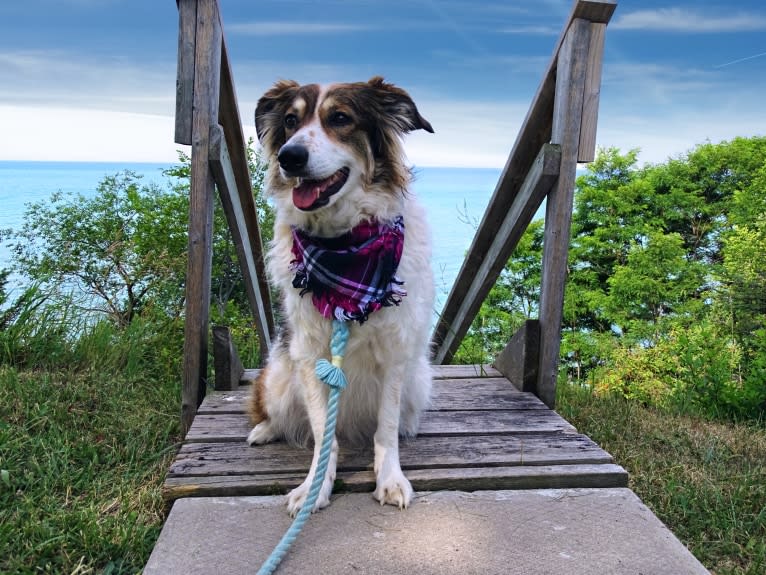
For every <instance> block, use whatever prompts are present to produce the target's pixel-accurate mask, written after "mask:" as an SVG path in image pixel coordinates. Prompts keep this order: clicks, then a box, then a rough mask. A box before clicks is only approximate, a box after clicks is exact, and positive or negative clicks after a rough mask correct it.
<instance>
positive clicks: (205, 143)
mask: <svg viewBox="0 0 766 575" xmlns="http://www.w3.org/2000/svg"><path fill="white" fill-rule="evenodd" d="M221 35H222V31H221V27H220V21H219V18H218V4H217V2H216V1H215V0H199V2H198V5H197V33H196V41H195V65H194V116H193V121H192V158H191V188H190V192H189V249H188V262H187V268H186V300H185V301H186V314H185V321H184V361H183V376H182V393H181V426H182V428H183V429H184V430H186V429H188V428H189V425H191V422H192V420H193V419H194V413H195V411H196V410H197V407H199V404H200V403H201V402H202V399H203V398H204V397H205V388H206V384H207V382H206V377H207V355H208V333H207V332H208V322H209V316H210V283H211V272H212V259H213V241H212V238H213V194H214V193H215V183H214V181H213V175H212V172H211V170H210V163H209V160H208V158H209V145H210V123H211V120H212V119H213V118H216V117H217V116H218V92H219V90H220V76H219V73H220V70H221Z"/></svg>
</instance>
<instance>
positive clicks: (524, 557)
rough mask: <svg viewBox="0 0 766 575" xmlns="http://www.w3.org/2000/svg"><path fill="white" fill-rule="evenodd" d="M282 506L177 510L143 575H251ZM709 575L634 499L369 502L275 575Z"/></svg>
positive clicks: (528, 494) (355, 504)
mask: <svg viewBox="0 0 766 575" xmlns="http://www.w3.org/2000/svg"><path fill="white" fill-rule="evenodd" d="M290 522H291V520H290V518H289V517H288V515H287V513H286V512H285V509H284V506H283V498H282V497H205V498H185V499H179V500H177V501H176V502H175V503H174V505H173V509H172V511H171V513H170V516H169V517H168V520H167V522H166V524H165V527H164V529H163V531H162V534H161V536H160V538H159V540H158V542H157V545H156V546H155V548H154V552H153V553H152V556H151V558H150V559H149V563H148V564H147V566H146V569H145V570H144V575H172V574H183V575H196V574H200V575H202V574H204V575H210V574H216V575H245V574H247V575H251V574H255V573H256V571H257V570H258V568H259V567H260V565H261V563H262V562H263V560H264V559H265V558H266V557H267V556H268V554H269V553H270V552H271V550H272V549H273V547H274V545H275V544H276V543H277V541H278V540H279V539H280V538H281V536H282V534H283V533H284V532H285V530H286V529H287V528H288V527H289V525H290ZM346 573H349V574H362V575H398V574H402V575H403V574H407V575H415V574H417V575H453V574H454V575H458V574H459V575H472V574H475V575H479V574H481V575H493V574H503V575H515V574H519V575H543V574H546V575H610V574H615V575H617V574H620V575H703V574H707V573H708V571H707V570H706V569H705V568H704V567H703V566H702V565H701V564H700V563H699V562H698V561H697V560H696V559H695V558H694V557H693V556H692V555H691V553H689V551H688V550H687V549H686V548H685V547H684V546H683V545H682V544H681V543H680V542H679V541H678V540H677V539H676V538H675V536H674V535H673V534H672V533H671V532H670V531H669V530H668V529H667V528H666V527H665V526H664V525H663V524H662V523H661V522H660V521H659V520H658V519H657V517H655V516H654V514H652V512H651V511H649V509H648V508H647V507H646V506H645V505H643V503H641V501H640V500H639V499H638V497H636V495H635V494H634V493H633V492H632V491H630V490H629V489H561V490H551V489H548V490H529V491H478V492H474V493H465V492H456V491H444V492H434V493H419V494H417V496H416V499H415V500H414V501H413V504H412V506H411V507H410V508H409V509H408V510H406V511H399V510H397V509H395V508H392V507H381V506H380V505H378V503H377V502H376V501H374V500H373V499H372V496H371V495H370V494H369V493H353V494H343V495H339V496H336V497H335V498H334V500H333V503H332V505H331V506H330V507H328V508H327V509H325V510H323V511H321V512H320V513H317V514H315V515H313V516H312V517H311V519H310V520H309V522H308V524H307V525H306V527H305V528H304V530H303V532H302V533H301V535H300V536H299V538H298V540H297V541H296V543H295V545H294V546H293V548H292V549H291V550H290V552H289V553H288V555H287V557H286V558H285V560H284V562H283V563H282V565H281V566H280V568H279V569H278V570H277V575H290V574H292V575H308V574H310V575H324V574H327V575H329V574H346Z"/></svg>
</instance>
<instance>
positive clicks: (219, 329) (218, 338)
mask: <svg viewBox="0 0 766 575" xmlns="http://www.w3.org/2000/svg"><path fill="white" fill-rule="evenodd" d="M213 367H214V368H215V389H216V391H231V390H235V389H237V387H238V386H239V380H240V378H241V377H242V372H243V371H245V368H243V367H242V362H241V361H240V359H239V355H238V354H237V348H236V346H235V345H234V342H233V341H232V339H231V332H230V331H229V328H228V327H226V326H223V325H215V326H213ZM205 399H207V396H206V397H205ZM243 400H244V398H243ZM204 403H205V401H204V400H203V401H202V404H203V405H204ZM200 407H201V406H200ZM197 413H199V409H198V410H197Z"/></svg>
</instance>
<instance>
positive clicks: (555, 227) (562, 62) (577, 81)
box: [537, 19, 590, 408]
mask: <svg viewBox="0 0 766 575" xmlns="http://www.w3.org/2000/svg"><path fill="white" fill-rule="evenodd" d="M589 45H590V22H588V21H587V20H582V19H575V20H574V21H573V22H572V25H571V26H570V27H569V31H568V32H567V36H566V40H565V42H564V45H563V46H562V48H561V52H560V53H559V58H558V59H559V63H558V68H557V74H556V101H555V105H554V111H553V129H552V141H554V142H556V143H558V144H560V145H561V171H560V174H559V179H558V182H557V184H556V186H554V188H553V189H552V190H551V192H550V193H549V194H548V201H547V203H546V212H545V237H544V241H543V269H542V288H541V293H540V367H539V371H538V383H537V391H538V397H539V398H540V399H541V400H542V401H543V402H544V403H545V404H546V405H547V406H548V407H550V408H553V406H554V404H555V402H556V378H557V375H558V365H559V349H560V346H561V316H562V309H563V304H564V285H565V283H566V276H567V263H568V262H567V258H568V253H569V232H570V228H571V223H572V202H573V199H574V186H575V178H576V171H577V157H578V147H579V143H580V124H581V121H582V110H583V91H584V87H585V71H586V63H587V57H588V47H589Z"/></svg>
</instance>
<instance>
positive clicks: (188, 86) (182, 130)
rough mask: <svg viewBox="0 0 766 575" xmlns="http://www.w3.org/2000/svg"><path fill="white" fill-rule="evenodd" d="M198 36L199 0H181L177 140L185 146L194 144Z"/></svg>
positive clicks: (179, 14)
mask: <svg viewBox="0 0 766 575" xmlns="http://www.w3.org/2000/svg"><path fill="white" fill-rule="evenodd" d="M196 36H197V0H178V67H177V71H176V122H175V143H176V144H183V145H185V146H190V145H191V143H192V107H193V105H194V56H195V49H194V46H195V38H196Z"/></svg>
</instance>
